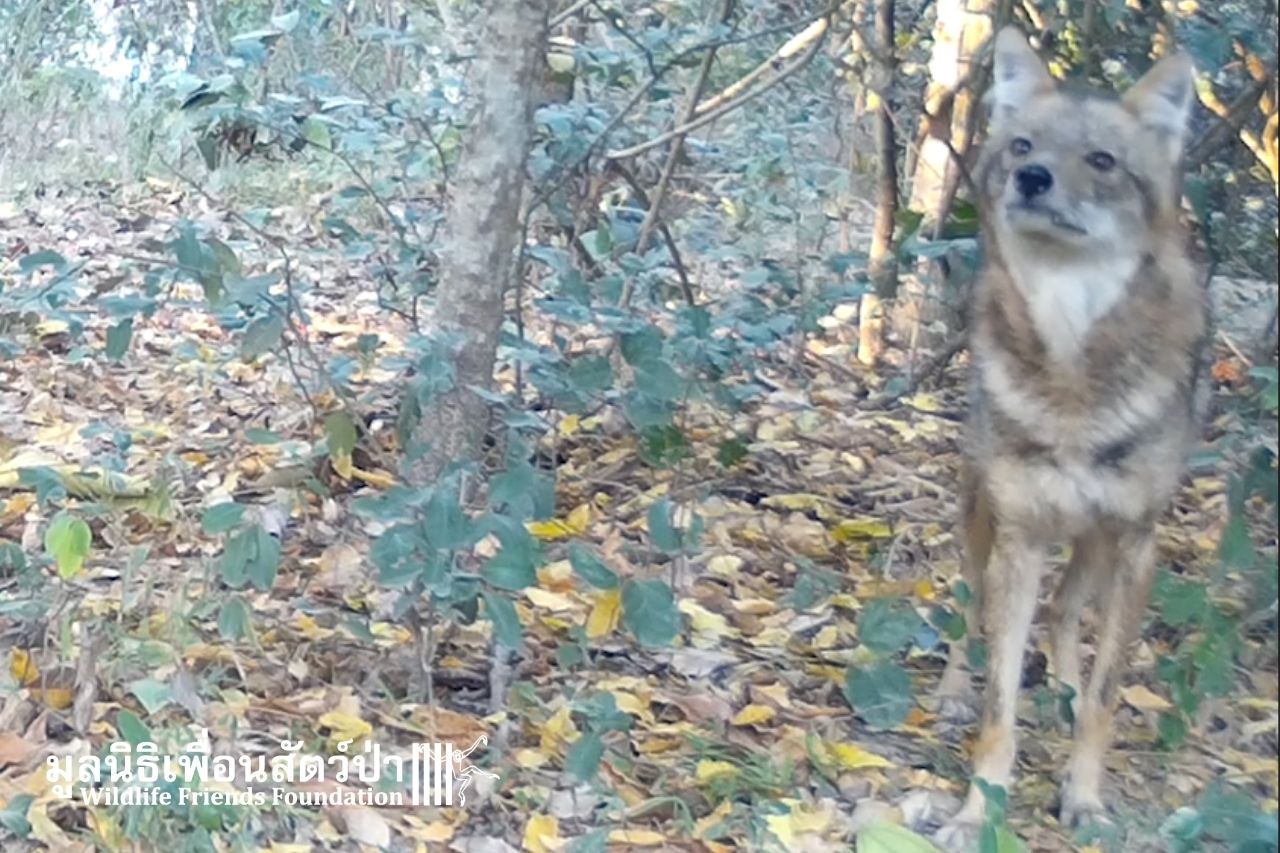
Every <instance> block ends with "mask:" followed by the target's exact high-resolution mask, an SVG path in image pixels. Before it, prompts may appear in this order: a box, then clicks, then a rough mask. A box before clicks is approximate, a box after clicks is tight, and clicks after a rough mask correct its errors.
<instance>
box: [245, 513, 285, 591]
mask: <svg viewBox="0 0 1280 853" xmlns="http://www.w3.org/2000/svg"><path fill="white" fill-rule="evenodd" d="M249 535H250V536H252V537H253V556H252V557H250V558H249V560H248V563H247V565H246V566H245V574H246V576H247V577H248V578H249V582H250V583H252V584H253V585H254V586H255V587H257V588H258V589H260V590H263V591H266V590H269V589H271V587H272V586H273V585H274V584H275V582H276V570H277V569H279V568H280V542H279V540H277V539H276V538H275V537H274V536H272V535H271V534H270V533H268V532H267V531H266V530H265V529H263V527H262V526H261V525H257V524H255V525H254V526H253V528H252V529H251V530H250V531H249Z"/></svg>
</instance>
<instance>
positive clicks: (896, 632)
mask: <svg viewBox="0 0 1280 853" xmlns="http://www.w3.org/2000/svg"><path fill="white" fill-rule="evenodd" d="M923 624H924V623H923V620H921V618H920V616H919V615H918V614H917V613H916V612H915V610H914V609H913V608H912V607H911V605H910V603H908V602H906V601H903V600H901V599H891V598H877V599H875V600H874V601H871V602H868V603H867V605H866V606H865V607H863V609H862V613H861V614H859V616H858V638H859V639H860V640H861V641H862V644H863V645H864V646H866V647H867V648H869V649H871V650H872V651H873V652H878V653H880V654H892V653H893V652H896V651H898V650H899V649H901V648H902V647H903V646H905V645H906V644H907V643H909V642H911V640H912V639H913V638H914V637H915V636H916V634H917V633H918V632H919V631H920V628H921V627H922V626H923Z"/></svg>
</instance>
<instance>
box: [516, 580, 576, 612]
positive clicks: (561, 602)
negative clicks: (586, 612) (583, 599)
mask: <svg viewBox="0 0 1280 853" xmlns="http://www.w3.org/2000/svg"><path fill="white" fill-rule="evenodd" d="M524 595H525V598H527V599H529V601H531V602H533V604H534V606H535V607H545V608H546V609H547V610H573V609H574V608H576V607H577V606H578V602H576V601H574V600H573V599H572V598H570V597H569V596H567V595H562V594H561V593H558V592H551V591H550V590H546V589H541V588H539V587H536V586H531V587H528V588H526V589H525V591H524Z"/></svg>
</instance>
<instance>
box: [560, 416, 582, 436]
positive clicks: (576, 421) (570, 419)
mask: <svg viewBox="0 0 1280 853" xmlns="http://www.w3.org/2000/svg"><path fill="white" fill-rule="evenodd" d="M581 427H582V419H581V418H579V417H578V416H577V415H565V416H564V417H563V418H561V419H560V434H561V435H565V436H568V435H573V434H574V433H575V432H577V431H578V430H579V429H580V428H581Z"/></svg>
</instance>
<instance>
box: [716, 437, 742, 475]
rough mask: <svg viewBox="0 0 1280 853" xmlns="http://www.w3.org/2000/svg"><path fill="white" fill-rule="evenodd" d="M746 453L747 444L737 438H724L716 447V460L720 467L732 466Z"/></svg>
mask: <svg viewBox="0 0 1280 853" xmlns="http://www.w3.org/2000/svg"><path fill="white" fill-rule="evenodd" d="M747 455H748V450H747V445H746V444H745V443H744V442H743V441H742V440H741V439H737V438H730V439H726V440H725V441H722V442H720V446H719V447H717V448H716V461H717V462H719V463H720V466H721V467H722V468H732V467H733V466H734V465H737V464H738V463H739V462H741V461H742V460H744V459H746V458H747Z"/></svg>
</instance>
